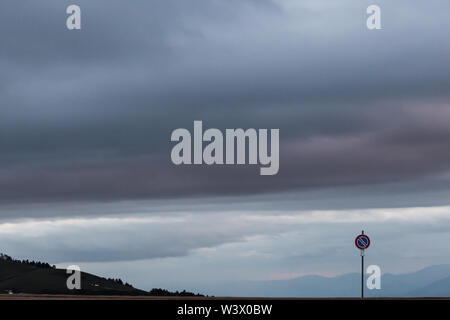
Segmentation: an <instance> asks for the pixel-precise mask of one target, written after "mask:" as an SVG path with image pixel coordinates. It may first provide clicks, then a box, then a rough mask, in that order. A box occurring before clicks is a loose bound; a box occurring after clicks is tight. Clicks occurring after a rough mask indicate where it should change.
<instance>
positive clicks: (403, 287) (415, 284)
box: [217, 265, 450, 298]
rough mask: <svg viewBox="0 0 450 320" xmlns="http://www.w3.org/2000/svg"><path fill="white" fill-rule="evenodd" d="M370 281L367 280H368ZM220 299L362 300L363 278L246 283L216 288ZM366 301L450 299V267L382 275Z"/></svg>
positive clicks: (352, 275)
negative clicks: (296, 298) (405, 298)
mask: <svg viewBox="0 0 450 320" xmlns="http://www.w3.org/2000/svg"><path fill="white" fill-rule="evenodd" d="M366 279H367V278H366ZM217 290H218V292H217V295H220V296H236V295H239V296H244V297H317V298H325V297H331V298H332V297H359V296H360V294H361V275H360V274H359V273H349V274H343V275H340V276H336V277H323V276H318V275H307V276H302V277H298V278H294V279H289V280H270V281H246V282H240V283H230V284H227V285H224V286H223V287H218V288H217ZM365 296H366V297H450V265H435V266H429V267H426V268H424V269H421V270H419V271H417V272H411V273H405V274H390V273H386V274H383V275H382V277H381V289H380V290H375V289H374V290H369V289H367V287H366V289H365Z"/></svg>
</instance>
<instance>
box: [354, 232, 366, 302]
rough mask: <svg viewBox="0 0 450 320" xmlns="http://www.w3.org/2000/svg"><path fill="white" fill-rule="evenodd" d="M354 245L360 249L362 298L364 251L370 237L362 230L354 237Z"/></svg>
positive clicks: (362, 289)
mask: <svg viewBox="0 0 450 320" xmlns="http://www.w3.org/2000/svg"><path fill="white" fill-rule="evenodd" d="M355 246H356V247H357V248H358V249H359V250H361V299H364V252H365V250H366V249H367V248H368V247H369V246H370V238H369V237H368V236H367V235H365V234H364V230H362V231H361V234H360V235H358V236H357V237H356V239H355Z"/></svg>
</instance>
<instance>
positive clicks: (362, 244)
mask: <svg viewBox="0 0 450 320" xmlns="http://www.w3.org/2000/svg"><path fill="white" fill-rule="evenodd" d="M355 246H356V247H357V248H358V249H360V250H365V249H367V248H368V247H369V246H370V239H369V237H368V236H367V235H365V234H360V235H359V236H357V237H356V239H355Z"/></svg>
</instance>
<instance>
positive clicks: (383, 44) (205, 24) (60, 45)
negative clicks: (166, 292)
mask: <svg viewBox="0 0 450 320" xmlns="http://www.w3.org/2000/svg"><path fill="white" fill-rule="evenodd" d="M76 3H77V4H79V5H80V6H81V8H82V15H83V25H82V26H83V29H82V30H81V31H79V32H69V31H67V30H66V29H65V18H66V15H65V8H66V7H67V5H68V4H69V3H68V2H67V3H66V2H61V3H57V2H55V1H39V2H36V1H9V0H7V1H3V4H2V10H0V30H3V31H2V32H1V38H2V44H1V50H0V68H1V70H2V72H1V73H0V148H1V157H0V164H1V169H0V190H1V192H0V201H3V202H23V201H55V200H79V199H81V200H86V199H128V198H160V197H171V196H188V195H205V194H218V195H223V194H242V193H255V192H256V193H257V192H275V191H283V190H291V189H296V188H304V189H308V188H312V187H328V186H335V185H355V184H372V183H384V182H395V181H407V180H411V179H423V178H430V177H436V176H440V175H442V174H446V173H447V172H448V171H449V170H450V161H449V160H450V151H449V150H450V148H449V142H448V141H450V130H449V128H448V123H449V122H450V112H449V110H450V105H449V104H450V102H449V98H450V97H449V95H450V92H449V89H448V88H450V72H449V71H450V63H449V62H450V54H449V53H450V41H449V40H448V32H447V30H449V28H450V25H449V24H450V22H449V21H448V19H447V17H446V12H448V9H450V4H449V3H448V1H428V2H426V3H425V2H422V1H400V2H396V3H395V4H393V3H392V1H378V3H379V4H380V6H381V7H382V10H383V11H382V14H383V15H382V19H383V20H382V23H383V30H380V31H373V32H371V31H368V30H367V29H366V28H365V8H366V7H367V6H368V5H369V4H372V3H371V2H369V1H362V2H360V3H358V4H355V3H353V2H350V1H344V2H342V4H340V5H339V6H337V5H335V4H331V3H329V2H327V1H312V0H311V1H302V2H290V1H269V0H266V1H250V0H247V1H193V0H192V1H134V2H133V4H132V5H125V4H124V2H123V1H94V2H93V1H76ZM39 13H42V14H39ZM193 120H203V121H204V125H205V126H206V127H218V128H221V129H225V128H235V127H243V128H247V127H256V128H280V133H281V139H282V140H281V155H280V173H279V174H278V175H277V176H274V177H261V176H259V175H258V169H257V168H256V167H239V168H238V167H175V166H174V165H172V164H171V162H170V158H169V156H170V155H169V152H170V148H171V143H170V141H169V140H170V133H171V131H172V130H173V129H175V128H178V127H187V128H191V126H192V122H193Z"/></svg>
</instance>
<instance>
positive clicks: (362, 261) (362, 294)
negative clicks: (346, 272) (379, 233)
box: [361, 230, 364, 299]
mask: <svg viewBox="0 0 450 320" xmlns="http://www.w3.org/2000/svg"><path fill="white" fill-rule="evenodd" d="M361 234H364V230H363V231H362V232H361ZM361 299H364V250H361Z"/></svg>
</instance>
